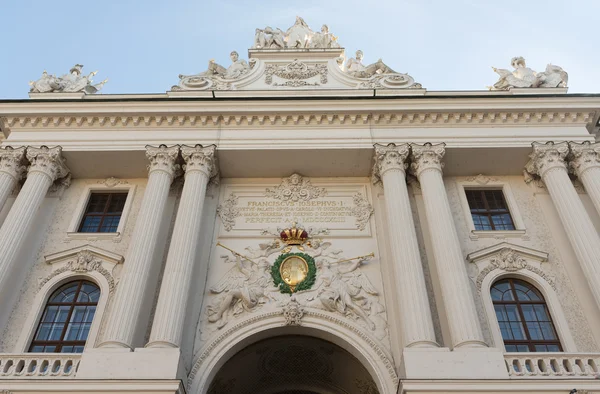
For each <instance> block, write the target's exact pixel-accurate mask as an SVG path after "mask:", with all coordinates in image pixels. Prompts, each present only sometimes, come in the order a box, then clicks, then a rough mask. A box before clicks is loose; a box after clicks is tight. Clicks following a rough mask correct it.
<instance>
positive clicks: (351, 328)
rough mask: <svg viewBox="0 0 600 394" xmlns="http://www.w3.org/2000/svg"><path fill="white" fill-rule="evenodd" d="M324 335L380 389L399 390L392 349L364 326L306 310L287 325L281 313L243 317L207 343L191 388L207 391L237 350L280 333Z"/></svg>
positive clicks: (195, 392)
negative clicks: (299, 319) (298, 323)
mask: <svg viewBox="0 0 600 394" xmlns="http://www.w3.org/2000/svg"><path fill="white" fill-rule="evenodd" d="M290 335H292V336H306V337H313V338H318V339H322V340H324V341H327V342H329V343H331V344H333V345H337V346H339V347H340V348H342V349H344V350H345V351H347V352H348V353H349V354H350V355H352V356H353V357H354V358H355V359H356V360H358V361H359V362H360V364H361V365H362V366H363V367H364V368H365V370H366V371H367V372H368V373H369V375H370V376H371V378H372V380H373V382H374V383H375V385H376V386H377V389H378V391H379V393H382V394H383V393H386V394H387V393H396V390H397V388H398V376H397V375H396V371H395V368H394V363H393V361H392V357H391V355H390V354H389V352H388V351H387V350H386V349H385V348H384V347H383V346H382V345H381V344H380V343H378V341H377V340H375V339H373V338H372V337H371V336H369V335H368V334H367V333H365V332H364V330H363V329H362V328H361V327H359V326H357V325H353V324H351V323H350V322H348V321H346V320H345V319H340V318H337V317H335V316H332V315H329V314H326V313H321V312H317V311H306V312H305V316H304V317H303V319H302V325H301V326H284V325H283V324H282V318H281V313H272V314H263V315H260V316H254V317H252V318H250V319H247V320H245V321H242V322H240V323H238V324H236V325H235V326H232V327H231V328H229V329H227V330H226V331H224V332H222V333H221V334H220V335H219V336H218V337H217V338H215V339H214V340H212V341H210V342H209V343H207V344H205V346H204V347H203V348H202V350H201V351H200V353H199V356H198V357H197V358H196V360H195V363H194V366H193V368H192V370H191V372H190V374H189V377H188V389H189V390H188V392H190V393H193V394H205V393H207V392H208V389H209V385H210V383H211V382H212V381H213V379H214V378H215V376H216V375H217V374H218V372H219V370H220V369H221V368H222V367H223V366H224V365H225V363H226V362H227V361H228V360H229V359H231V358H232V357H233V356H234V355H235V354H237V353H238V352H240V351H241V350H243V349H244V348H247V347H248V346H250V345H253V344H255V343H257V342H260V341H262V340H265V339H268V338H273V337H281V336H290Z"/></svg>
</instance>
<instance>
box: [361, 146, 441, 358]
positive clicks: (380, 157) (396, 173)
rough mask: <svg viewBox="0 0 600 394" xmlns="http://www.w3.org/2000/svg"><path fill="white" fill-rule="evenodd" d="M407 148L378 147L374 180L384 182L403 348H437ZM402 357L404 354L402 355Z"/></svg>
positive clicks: (392, 268) (391, 260)
mask: <svg viewBox="0 0 600 394" xmlns="http://www.w3.org/2000/svg"><path fill="white" fill-rule="evenodd" d="M409 151H410V149H409V146H408V144H404V145H400V146H396V145H395V144H389V145H387V146H383V145H375V165H374V167H373V174H372V178H373V181H374V182H383V186H384V193H385V205H386V213H387V225H388V239H389V245H390V251H391V256H390V263H391V267H390V268H391V269H390V271H391V272H392V275H393V283H395V285H396V286H395V288H394V291H395V293H396V294H395V297H394V298H395V299H396V300H395V301H394V302H393V303H394V304H396V305H397V308H398V309H399V313H400V327H401V331H402V335H403V344H402V345H403V346H404V347H438V344H437V343H436V340H435V331H434V329H433V321H432V318H431V309H430V307H429V299H428V297H427V290H426V289H427V288H426V286H425V277H424V274H423V266H422V264H421V257H420V254H419V246H418V242H417V235H416V232H415V226H414V219H413V216H412V211H411V208H410V200H409V196H408V189H407V187H406V179H405V178H406V173H405V169H406V167H407V163H406V159H407V157H408V154H409ZM400 353H401V352H400Z"/></svg>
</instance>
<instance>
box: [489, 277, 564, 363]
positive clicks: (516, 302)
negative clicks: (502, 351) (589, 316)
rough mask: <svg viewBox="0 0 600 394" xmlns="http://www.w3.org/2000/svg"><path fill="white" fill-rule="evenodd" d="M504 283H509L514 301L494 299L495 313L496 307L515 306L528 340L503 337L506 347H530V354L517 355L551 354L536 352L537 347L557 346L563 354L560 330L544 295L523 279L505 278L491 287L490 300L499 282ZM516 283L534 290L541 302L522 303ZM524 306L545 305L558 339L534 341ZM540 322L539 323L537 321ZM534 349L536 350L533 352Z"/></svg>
mask: <svg viewBox="0 0 600 394" xmlns="http://www.w3.org/2000/svg"><path fill="white" fill-rule="evenodd" d="M503 281H508V283H509V290H508V291H510V292H511V293H512V295H513V298H514V300H512V301H504V300H501V301H496V300H494V299H493V298H492V304H493V305H494V312H495V307H496V305H504V306H506V305H514V306H515V307H516V309H517V313H518V314H519V319H520V320H519V322H520V323H521V325H522V327H523V331H524V334H525V337H526V339H523V340H516V339H505V338H504V337H502V342H503V343H504V347H505V348H506V346H507V345H509V346H510V345H513V346H518V345H526V346H527V347H528V352H517V353H549V352H542V351H540V352H538V351H536V350H535V347H536V345H557V346H558V348H559V350H558V352H563V346H562V343H561V342H560V337H559V335H558V330H557V328H556V324H555V323H554V318H553V316H552V313H551V312H550V308H549V307H548V302H547V301H546V299H545V298H544V295H543V294H542V292H541V291H540V290H539V289H538V288H537V287H536V286H535V285H533V284H532V283H531V282H529V281H526V280H524V279H521V278H515V277H510V276H509V277H503V278H500V279H497V280H496V281H495V282H493V283H492V284H491V286H490V298H491V290H492V289H493V288H494V286H495V285H496V284H497V283H499V282H503ZM515 281H518V282H522V283H525V284H526V285H527V286H528V287H529V288H531V289H533V291H535V292H536V293H538V294H539V296H540V297H541V300H540V301H522V300H520V299H519V297H518V294H517V292H516V286H515ZM523 305H543V306H544V307H545V310H546V312H547V313H548V315H549V318H550V320H549V322H550V323H551V324H552V329H553V330H554V334H555V335H556V339H554V340H544V339H542V340H536V339H533V338H532V337H531V334H530V332H529V327H528V326H527V323H528V320H526V318H525V313H524V312H523V308H522V306H523ZM496 322H497V323H498V326H500V322H499V321H498V318H497V315H496ZM537 322H539V321H537ZM532 349H534V350H532Z"/></svg>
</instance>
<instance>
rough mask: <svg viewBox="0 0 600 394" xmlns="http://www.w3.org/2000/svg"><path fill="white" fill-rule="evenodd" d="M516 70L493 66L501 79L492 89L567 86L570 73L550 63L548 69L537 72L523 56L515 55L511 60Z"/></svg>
mask: <svg viewBox="0 0 600 394" xmlns="http://www.w3.org/2000/svg"><path fill="white" fill-rule="evenodd" d="M510 64H511V66H513V68H514V70H513V71H510V70H506V69H501V68H495V67H492V69H493V70H494V72H496V73H497V74H498V75H500V79H498V81H497V82H496V83H495V84H494V85H493V86H491V87H490V90H508V89H510V88H556V87H566V86H567V82H568V74H567V73H566V72H565V71H564V70H563V69H562V68H560V67H559V66H554V65H551V64H548V66H547V67H546V71H544V72H542V73H537V72H535V71H534V70H532V69H531V68H529V67H527V65H526V63H525V59H524V58H523V57H521V56H518V57H513V58H512V59H511V62H510Z"/></svg>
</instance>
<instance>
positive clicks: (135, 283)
mask: <svg viewBox="0 0 600 394" xmlns="http://www.w3.org/2000/svg"><path fill="white" fill-rule="evenodd" d="M146 157H147V158H148V160H149V161H150V165H149V177H148V184H147V186H146V191H145V193H144V198H143V200H142V205H141V207H140V211H139V214H138V219H137V221H136V224H135V228H134V230H133V235H132V239H131V243H130V245H129V249H128V250H127V254H126V256H125V263H124V269H123V273H122V276H121V280H120V282H119V287H118V288H117V291H116V293H115V298H114V300H113V304H112V309H111V310H110V314H109V316H108V323H107V325H106V332H105V333H104V338H103V342H102V343H101V344H100V347H124V348H131V347H132V346H133V341H134V336H135V334H136V332H137V330H138V320H139V317H140V313H141V310H142V305H143V302H144V295H145V294H146V290H147V289H148V286H150V284H149V283H148V282H149V279H150V273H151V272H152V265H153V260H155V259H154V256H155V254H156V253H157V241H158V237H159V233H160V229H161V226H162V224H163V223H162V219H163V216H164V215H163V214H164V211H165V206H166V203H167V198H168V196H169V188H170V187H171V182H173V179H174V178H175V175H176V172H177V168H178V165H177V164H176V160H177V159H178V157H179V146H178V145H176V146H171V147H167V146H166V145H161V146H159V147H152V146H147V147H146Z"/></svg>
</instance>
